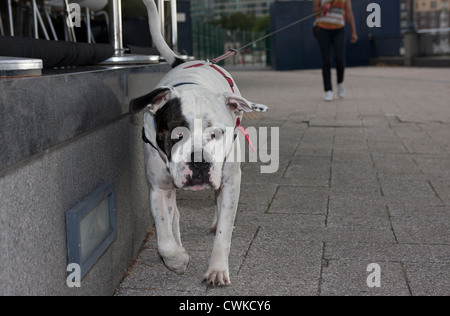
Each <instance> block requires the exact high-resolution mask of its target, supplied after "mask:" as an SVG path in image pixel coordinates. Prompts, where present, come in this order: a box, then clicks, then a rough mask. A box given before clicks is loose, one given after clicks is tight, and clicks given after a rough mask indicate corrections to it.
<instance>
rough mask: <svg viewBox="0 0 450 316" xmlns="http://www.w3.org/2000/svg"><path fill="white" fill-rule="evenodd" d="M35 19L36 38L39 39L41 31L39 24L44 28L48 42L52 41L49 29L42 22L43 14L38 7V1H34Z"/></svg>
mask: <svg viewBox="0 0 450 316" xmlns="http://www.w3.org/2000/svg"><path fill="white" fill-rule="evenodd" d="M33 13H34V14H33V17H34V37H35V38H36V39H39V29H38V23H39V25H40V26H41V28H42V32H44V37H45V39H46V40H50V36H48V32H47V28H46V27H45V24H44V20H42V16H41V13H40V12H39V8H38V6H37V3H36V0H33Z"/></svg>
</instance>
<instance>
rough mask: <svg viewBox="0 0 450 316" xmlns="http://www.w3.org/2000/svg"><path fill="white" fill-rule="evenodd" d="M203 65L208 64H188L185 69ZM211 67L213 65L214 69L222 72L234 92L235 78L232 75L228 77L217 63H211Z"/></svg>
mask: <svg viewBox="0 0 450 316" xmlns="http://www.w3.org/2000/svg"><path fill="white" fill-rule="evenodd" d="M202 66H206V64H195V65H192V66H188V67H184V69H189V68H198V67H202ZM209 67H211V68H212V69H214V70H215V71H217V72H218V73H220V74H221V75H222V76H223V77H224V78H225V80H226V81H227V82H228V84H229V85H230V88H231V91H232V92H233V93H234V82H233V79H231V78H230V77H228V76H227V75H226V74H225V73H224V72H223V71H222V70H220V69H219V68H218V67H217V66H216V65H209Z"/></svg>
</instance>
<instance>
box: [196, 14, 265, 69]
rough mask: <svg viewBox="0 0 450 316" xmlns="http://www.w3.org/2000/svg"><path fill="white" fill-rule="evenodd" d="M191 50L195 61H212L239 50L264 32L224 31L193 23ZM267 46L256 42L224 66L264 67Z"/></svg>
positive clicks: (262, 42)
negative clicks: (232, 50) (226, 53)
mask: <svg viewBox="0 0 450 316" xmlns="http://www.w3.org/2000/svg"><path fill="white" fill-rule="evenodd" d="M192 33H193V36H192V37H193V50H194V56H195V58H197V59H213V58H215V57H218V56H220V55H222V54H223V53H224V52H226V51H228V50H230V49H232V48H233V49H239V48H240V47H242V46H244V45H245V44H247V43H250V42H252V41H254V40H256V39H257V38H260V37H262V36H264V35H265V33H264V32H250V31H235V30H226V29H223V28H220V27H217V26H214V25H211V24H207V23H204V22H198V21H197V22H193V26H192ZM267 47H268V45H267V44H266V41H261V42H258V43H256V44H254V45H252V47H249V48H248V49H246V50H244V51H242V52H240V53H239V54H237V55H235V56H233V57H231V58H229V59H226V60H225V61H223V62H222V63H224V64H225V65H262V66H264V65H266V63H267V53H266V50H267Z"/></svg>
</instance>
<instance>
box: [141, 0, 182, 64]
mask: <svg viewBox="0 0 450 316" xmlns="http://www.w3.org/2000/svg"><path fill="white" fill-rule="evenodd" d="M144 4H145V6H146V7H147V11H148V23H149V25H150V34H151V35H152V39H153V42H154V43H155V45H156V48H157V49H158V51H159V52H160V54H161V55H162V56H163V57H164V58H165V59H166V61H167V62H168V63H169V64H170V65H171V66H172V68H175V67H176V66H178V65H180V64H182V63H184V60H183V59H181V58H180V57H179V56H178V55H177V54H175V53H174V51H173V50H172V49H171V48H170V47H169V45H167V43H166V41H165V40H164V38H163V36H162V34H161V23H160V21H159V16H158V9H157V8H156V4H155V1H154V0H144Z"/></svg>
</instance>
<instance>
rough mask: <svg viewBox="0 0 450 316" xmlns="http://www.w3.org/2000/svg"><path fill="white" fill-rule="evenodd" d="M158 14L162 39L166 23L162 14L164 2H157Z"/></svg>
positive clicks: (162, 0)
mask: <svg viewBox="0 0 450 316" xmlns="http://www.w3.org/2000/svg"><path fill="white" fill-rule="evenodd" d="M158 12H159V21H160V22H161V34H162V36H163V37H165V35H166V27H165V26H166V23H165V22H166V21H165V14H164V0H158Z"/></svg>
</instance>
